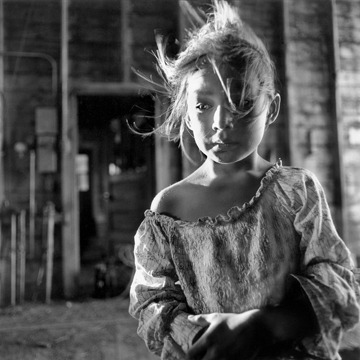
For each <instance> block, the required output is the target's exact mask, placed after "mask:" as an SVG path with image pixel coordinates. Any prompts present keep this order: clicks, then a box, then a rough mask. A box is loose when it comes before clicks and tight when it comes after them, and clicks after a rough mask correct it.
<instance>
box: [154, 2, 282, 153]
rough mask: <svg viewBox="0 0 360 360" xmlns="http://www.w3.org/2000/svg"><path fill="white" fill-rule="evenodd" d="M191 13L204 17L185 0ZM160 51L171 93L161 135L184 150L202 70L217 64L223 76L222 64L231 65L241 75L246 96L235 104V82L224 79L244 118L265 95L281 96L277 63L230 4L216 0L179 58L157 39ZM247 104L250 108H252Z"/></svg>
mask: <svg viewBox="0 0 360 360" xmlns="http://www.w3.org/2000/svg"><path fill="white" fill-rule="evenodd" d="M183 5H184V6H185V7H186V9H185V10H186V11H187V12H188V14H190V15H191V13H192V14H193V15H195V16H194V17H198V12H196V10H195V9H193V8H191V7H190V5H189V3H188V2H187V1H185V2H184V3H183ZM157 46H158V50H157V52H156V54H155V56H156V59H157V69H158V72H159V73H160V75H161V76H162V78H163V80H164V89H165V93H166V94H167V95H168V96H169V97H170V106H169V108H168V110H167V114H166V120H165V121H164V123H163V124H162V125H161V126H160V127H158V128H157V129H156V130H155V132H158V133H160V134H161V135H164V136H166V137H168V139H169V140H173V141H179V142H180V145H181V147H182V149H183V150H184V144H183V141H184V132H185V130H186V121H185V119H186V117H187V111H188V109H187V102H186V97H187V81H188V78H189V77H190V76H191V75H192V74H193V73H194V72H196V71H197V70H199V69H200V68H202V67H204V66H213V68H214V71H216V72H217V73H218V74H219V71H218V66H219V65H221V64H226V65H229V66H231V67H232V68H233V69H235V70H236V72H237V73H238V77H237V79H238V80H240V82H241V83H242V86H241V89H242V90H241V96H240V98H239V101H237V103H234V102H233V100H232V97H231V93H230V85H231V81H232V79H226V83H225V82H223V80H222V79H221V77H220V74H219V78H220V80H221V81H222V83H223V87H224V90H225V92H226V94H227V96H228V100H229V103H230V104H231V107H232V110H233V111H234V113H236V115H237V116H239V117H241V116H244V115H246V114H248V113H249V112H250V111H251V110H252V109H253V108H254V106H255V105H256V103H257V101H259V99H260V97H261V95H263V94H265V95H267V97H268V99H272V98H273V97H274V96H275V93H276V91H275V70H274V65H273V62H272V61H271V59H270V56H269V53H268V51H267V49H266V48H265V46H264V44H263V42H262V41H261V40H260V39H259V38H258V37H257V36H256V35H255V33H254V32H253V31H252V29H251V28H250V27H249V26H247V25H246V24H245V23H243V21H242V20H241V17H240V14H239V10H238V9H237V8H235V7H233V6H231V5H229V4H228V3H227V2H226V1H221V0H214V1H213V11H212V12H211V13H210V14H209V15H208V16H207V20H206V21H204V24H203V26H201V27H200V28H196V29H193V30H190V31H188V35H187V40H186V42H185V44H184V46H183V48H182V49H181V51H180V53H179V54H178V55H177V56H176V58H174V59H171V58H169V57H167V56H166V44H164V43H163V40H162V38H161V37H158V38H157ZM254 79H258V83H259V85H260V90H259V91H258V92H257V94H256V95H254V94H253V93H252V91H251V90H252V83H253V82H254ZM249 100H250V104H251V105H250V106H246V105H245V104H249Z"/></svg>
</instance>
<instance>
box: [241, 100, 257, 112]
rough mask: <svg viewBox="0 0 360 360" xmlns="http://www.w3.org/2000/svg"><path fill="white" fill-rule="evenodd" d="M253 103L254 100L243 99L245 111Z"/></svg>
mask: <svg viewBox="0 0 360 360" xmlns="http://www.w3.org/2000/svg"><path fill="white" fill-rule="evenodd" d="M253 105H254V101H253V100H251V99H245V100H244V105H243V107H244V110H245V111H247V110H250V109H251V108H252V107H253Z"/></svg>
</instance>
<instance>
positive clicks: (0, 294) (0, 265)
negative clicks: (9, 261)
mask: <svg viewBox="0 0 360 360" xmlns="http://www.w3.org/2000/svg"><path fill="white" fill-rule="evenodd" d="M1 218H2V213H1V210H0V307H1V305H2V303H3V298H4V293H3V279H5V277H4V270H3V269H4V267H3V255H2V235H3V232H2V220H1Z"/></svg>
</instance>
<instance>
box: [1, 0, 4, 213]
mask: <svg viewBox="0 0 360 360" xmlns="http://www.w3.org/2000/svg"><path fill="white" fill-rule="evenodd" d="M3 51H4V4H3V1H2V0H0V52H3ZM0 94H1V96H0V206H1V205H2V204H3V202H4V200H5V181H4V180H5V179H4V178H5V176H4V156H3V146H4V96H3V94H4V57H3V56H0Z"/></svg>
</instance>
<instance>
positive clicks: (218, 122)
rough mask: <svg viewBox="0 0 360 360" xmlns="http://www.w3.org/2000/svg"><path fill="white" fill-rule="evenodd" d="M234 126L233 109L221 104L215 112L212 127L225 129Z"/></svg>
mask: <svg viewBox="0 0 360 360" xmlns="http://www.w3.org/2000/svg"><path fill="white" fill-rule="evenodd" d="M233 126H234V124H233V116H232V114H231V111H230V110H229V109H227V108H226V107H224V106H222V105H219V106H218V107H217V108H216V110H215V113H214V119H213V124H212V129H213V130H224V129H226V128H233Z"/></svg>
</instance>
